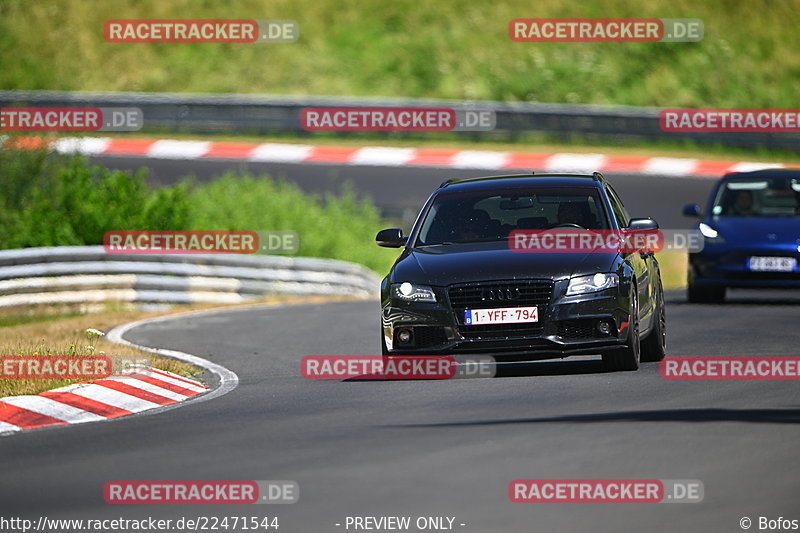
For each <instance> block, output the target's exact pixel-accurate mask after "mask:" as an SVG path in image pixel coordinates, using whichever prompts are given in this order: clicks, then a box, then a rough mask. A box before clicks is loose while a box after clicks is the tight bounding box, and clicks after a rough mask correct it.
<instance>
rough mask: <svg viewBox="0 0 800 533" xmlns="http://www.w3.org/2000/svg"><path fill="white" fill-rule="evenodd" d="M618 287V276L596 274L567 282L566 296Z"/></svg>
mask: <svg viewBox="0 0 800 533" xmlns="http://www.w3.org/2000/svg"><path fill="white" fill-rule="evenodd" d="M618 286H619V276H618V275H616V274H605V273H602V272H598V273H597V274H593V275H591V276H578V277H575V278H571V279H570V280H569V286H568V287H567V296H575V295H577V294H587V293H590V292H598V291H603V290H605V289H610V288H611V287H618Z"/></svg>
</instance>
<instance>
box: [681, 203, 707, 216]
mask: <svg viewBox="0 0 800 533" xmlns="http://www.w3.org/2000/svg"><path fill="white" fill-rule="evenodd" d="M683 216H685V217H693V218H703V213H701V212H700V206H699V205H697V204H688V205H685V206H683Z"/></svg>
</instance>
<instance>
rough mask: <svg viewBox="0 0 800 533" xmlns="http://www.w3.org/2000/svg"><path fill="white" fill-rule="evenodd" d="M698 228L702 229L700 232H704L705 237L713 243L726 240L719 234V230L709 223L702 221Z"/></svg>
mask: <svg viewBox="0 0 800 533" xmlns="http://www.w3.org/2000/svg"><path fill="white" fill-rule="evenodd" d="M697 229H699V230H700V233H702V234H703V237H705V238H706V240H707V241H708V242H713V243H723V242H725V238H724V237H723V236H722V235H720V234H719V232H718V231H717V230H715V229H714V228H712V227H711V226H709V225H708V224H706V223H704V222H701V223H700V224H698V225H697Z"/></svg>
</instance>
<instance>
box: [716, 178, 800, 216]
mask: <svg viewBox="0 0 800 533" xmlns="http://www.w3.org/2000/svg"><path fill="white" fill-rule="evenodd" d="M711 213H712V215H713V216H715V217H796V216H800V177H798V178H763V179H748V180H730V181H727V182H726V183H724V184H723V185H722V186H721V187H720V188H719V191H717V196H716V198H715V199H714V207H713V208H712V210H711Z"/></svg>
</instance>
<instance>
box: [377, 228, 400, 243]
mask: <svg viewBox="0 0 800 533" xmlns="http://www.w3.org/2000/svg"><path fill="white" fill-rule="evenodd" d="M375 240H376V241H377V243H378V246H383V247H384V248H400V247H401V246H404V245H405V244H406V241H407V240H408V237H403V230H401V229H400V228H392V229H384V230H381V231H379V232H378V234H377V235H376V236H375Z"/></svg>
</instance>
